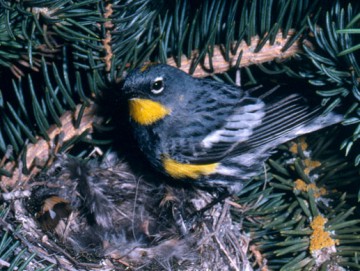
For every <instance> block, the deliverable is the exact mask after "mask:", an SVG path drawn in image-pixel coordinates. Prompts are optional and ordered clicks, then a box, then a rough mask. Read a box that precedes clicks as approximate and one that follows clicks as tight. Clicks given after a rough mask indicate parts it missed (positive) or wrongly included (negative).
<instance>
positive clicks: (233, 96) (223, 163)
mask: <svg viewBox="0 0 360 271" xmlns="http://www.w3.org/2000/svg"><path fill="white" fill-rule="evenodd" d="M123 91H124V93H125V95H126V97H127V99H128V103H129V114H130V119H131V123H132V126H133V132H134V136H135V137H136V139H137V141H138V143H139V146H140V149H141V150H142V151H143V152H144V153H145V155H146V157H147V158H148V159H149V161H150V162H151V164H152V165H153V166H154V167H155V168H156V169H157V170H159V171H161V172H163V173H165V174H167V175H169V176H171V177H172V178H174V179H179V180H187V181H192V182H193V183H195V184H198V185H201V186H220V187H221V186H223V187H227V188H228V189H229V190H235V191H238V190H239V189H240V188H241V186H242V180H246V179H249V178H251V177H253V176H255V175H258V174H259V171H261V169H262V168H263V162H264V161H265V160H266V159H267V158H268V157H269V156H270V155H271V154H272V152H271V151H272V150H273V149H274V148H275V147H276V146H278V145H279V144H282V143H284V142H286V141H288V140H291V139H293V138H295V137H297V136H299V135H302V134H306V133H309V132H312V131H315V130H318V129H321V128H323V127H326V126H329V125H332V124H335V123H338V122H340V121H341V120H342V116H341V115H338V114H335V113H330V114H328V115H326V116H321V113H322V110H321V107H319V106H316V105H315V106H313V105H310V104H309V102H308V101H307V100H306V99H304V98H303V97H302V96H301V95H300V94H296V93H292V94H291V93H289V92H287V93H289V94H287V95H284V94H281V88H280V87H275V88H272V89H270V90H266V91H265V90H264V88H263V87H258V88H253V89H252V90H248V91H245V90H243V89H242V88H239V87H235V86H231V85H227V84H224V83H219V82H216V81H213V80H209V79H199V78H193V77H192V76H190V75H188V74H186V73H185V72H182V71H180V70H178V69H176V68H173V67H170V66H168V65H163V64H157V65H145V66H143V67H141V68H138V69H135V70H134V71H133V72H131V73H130V74H129V75H128V76H127V78H126V79H125V83H124V86H123ZM259 93H260V94H259ZM279 93H280V96H279ZM285 94H286V93H285ZM281 95H282V96H281Z"/></svg>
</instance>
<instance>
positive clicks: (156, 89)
mask: <svg viewBox="0 0 360 271" xmlns="http://www.w3.org/2000/svg"><path fill="white" fill-rule="evenodd" d="M163 90H164V81H163V78H162V77H161V76H160V77H156V78H155V80H154V82H153V83H152V85H151V92H152V93H154V94H160V93H161V92H162V91H163Z"/></svg>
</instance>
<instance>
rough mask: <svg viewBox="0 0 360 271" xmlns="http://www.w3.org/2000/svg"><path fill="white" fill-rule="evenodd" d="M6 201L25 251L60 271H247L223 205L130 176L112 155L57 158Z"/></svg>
mask: <svg viewBox="0 0 360 271" xmlns="http://www.w3.org/2000/svg"><path fill="white" fill-rule="evenodd" d="M29 185H30V187H31V195H30V197H29V198H26V199H24V198H23V199H12V200H11V205H12V206H13V210H14V218H15V220H16V221H17V222H20V223H21V224H22V227H21V229H20V232H19V235H21V236H22V238H23V239H24V240H25V241H26V242H25V243H26V244H27V246H28V248H29V249H30V251H32V252H36V253H37V255H38V256H39V257H40V258H42V259H43V260H46V261H47V262H50V263H53V264H55V265H56V267H58V268H59V269H62V270H125V269H126V270H136V269H141V270H252V268H251V266H250V264H249V262H248V260H247V257H246V253H247V251H248V243H249V238H248V236H246V235H243V234H241V228H242V227H241V224H240V223H239V222H235V221H233V220H232V218H231V215H230V207H231V206H232V205H235V203H233V202H232V201H231V200H230V198H227V197H225V196H222V195H221V194H219V193H218V192H216V191H205V190H201V189H198V188H195V187H191V186H190V187H178V186H171V185H170V184H169V183H164V182H161V181H159V180H158V179H157V178H156V177H155V176H151V175H146V176H145V177H144V176H143V177H139V176H136V175H135V174H134V173H133V172H132V171H131V170H130V169H129V167H128V166H127V165H126V164H125V163H124V162H122V161H120V160H119V159H118V158H117V157H116V156H115V155H114V154H110V155H107V156H106V159H105V160H103V161H102V162H98V161H93V160H90V161H84V160H80V159H75V158H67V157H65V156H63V157H59V158H58V160H57V161H56V162H55V163H54V164H53V165H52V166H51V168H50V169H49V170H48V171H47V172H46V173H44V174H42V175H41V176H39V177H37V178H36V179H35V180H33V181H32V183H30V184H29Z"/></svg>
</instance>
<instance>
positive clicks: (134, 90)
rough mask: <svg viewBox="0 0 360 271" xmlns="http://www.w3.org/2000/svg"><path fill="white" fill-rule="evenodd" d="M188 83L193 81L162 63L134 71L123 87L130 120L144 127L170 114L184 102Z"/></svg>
mask: <svg viewBox="0 0 360 271" xmlns="http://www.w3.org/2000/svg"><path fill="white" fill-rule="evenodd" d="M189 80H190V81H191V80H193V78H192V77H191V76H189V75H187V74H186V73H184V72H182V71H180V70H178V69H176V68H173V67H170V66H168V65H163V64H150V65H145V66H143V67H141V68H137V69H135V70H133V71H132V72H131V73H129V75H128V76H127V77H126V79H125V83H124V87H123V91H124V94H125V96H126V98H127V99H128V103H129V111H130V112H129V113H130V117H131V119H132V120H133V121H135V122H136V123H138V124H140V125H145V126H147V125H151V124H154V123H156V122H157V121H160V120H162V119H163V118H165V117H166V116H167V115H170V114H173V113H174V111H173V109H174V108H177V107H178V106H179V104H180V103H183V102H184V97H185V94H186V91H188V88H187V84H189V82H190V81H189ZM175 105H176V106H175Z"/></svg>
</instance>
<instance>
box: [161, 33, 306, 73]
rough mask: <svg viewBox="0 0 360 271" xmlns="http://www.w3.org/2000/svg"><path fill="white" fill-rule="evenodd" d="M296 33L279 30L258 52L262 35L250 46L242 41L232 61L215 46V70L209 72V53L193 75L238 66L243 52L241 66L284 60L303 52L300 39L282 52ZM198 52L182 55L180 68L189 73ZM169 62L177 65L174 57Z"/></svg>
mask: <svg viewBox="0 0 360 271" xmlns="http://www.w3.org/2000/svg"><path fill="white" fill-rule="evenodd" d="M295 33H296V32H295V31H289V33H288V36H287V37H286V38H283V34H282V32H279V33H278V34H277V35H276V39H275V42H274V44H273V45H270V42H269V41H267V42H266V43H265V45H264V47H263V48H262V49H261V51H260V52H257V53H254V50H255V48H256V46H257V45H258V44H259V42H260V41H261V38H260V37H258V36H255V37H253V38H252V39H251V43H250V46H248V45H247V44H246V42H245V41H241V43H240V46H239V48H238V50H237V51H236V53H235V54H234V55H230V61H226V60H225V58H224V54H223V51H222V49H221V47H220V46H214V52H213V56H212V58H211V60H212V63H213V68H214V70H213V71H212V72H209V70H210V65H209V55H206V57H205V60H204V64H203V65H197V67H196V69H195V71H194V73H193V76H195V77H204V76H208V75H210V74H216V73H223V72H226V71H228V70H229V69H231V68H234V67H236V61H237V59H238V57H239V55H240V54H241V52H242V58H241V62H240V67H247V66H250V65H253V64H261V63H265V62H269V61H274V60H284V59H287V58H289V57H292V56H294V55H295V54H297V53H299V52H301V46H300V45H301V44H300V41H299V40H297V41H296V42H294V43H293V44H292V45H291V46H290V48H288V49H287V50H286V51H285V52H282V51H281V50H282V48H283V47H284V45H285V44H286V43H287V42H288V41H289V40H290V39H291V38H292V37H293V36H294V35H295ZM198 54H199V52H198V51H194V52H193V53H192V56H191V58H190V59H188V58H187V57H186V56H182V57H181V66H180V68H179V69H181V70H183V71H185V72H187V73H189V71H190V69H191V64H192V62H193V61H194V59H196V58H197V57H198ZM167 64H169V65H171V66H174V67H176V61H175V60H174V59H173V58H169V59H168V61H167ZM204 67H205V68H204Z"/></svg>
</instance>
